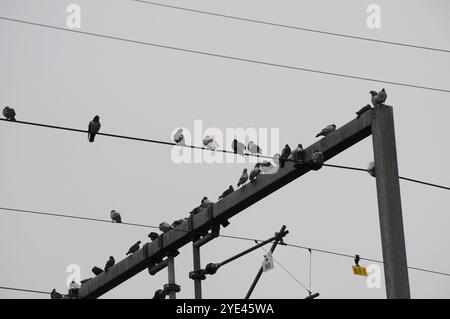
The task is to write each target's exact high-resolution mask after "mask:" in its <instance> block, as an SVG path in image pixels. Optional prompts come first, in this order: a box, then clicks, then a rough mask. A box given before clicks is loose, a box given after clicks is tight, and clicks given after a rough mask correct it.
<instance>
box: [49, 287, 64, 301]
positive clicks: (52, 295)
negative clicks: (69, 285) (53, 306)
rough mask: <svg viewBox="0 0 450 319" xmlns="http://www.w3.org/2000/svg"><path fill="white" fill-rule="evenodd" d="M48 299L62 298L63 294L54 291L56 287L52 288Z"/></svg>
mask: <svg viewBox="0 0 450 319" xmlns="http://www.w3.org/2000/svg"><path fill="white" fill-rule="evenodd" d="M50 299H63V295H61V294H60V293H59V292H57V291H56V289H54V288H53V290H52V292H51V293H50Z"/></svg>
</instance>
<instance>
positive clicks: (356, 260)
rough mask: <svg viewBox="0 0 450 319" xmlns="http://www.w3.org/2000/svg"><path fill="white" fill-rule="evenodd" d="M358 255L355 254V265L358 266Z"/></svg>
mask: <svg viewBox="0 0 450 319" xmlns="http://www.w3.org/2000/svg"><path fill="white" fill-rule="evenodd" d="M360 259H361V258H360V257H359V255H355V265H356V266H358V267H359V261H360Z"/></svg>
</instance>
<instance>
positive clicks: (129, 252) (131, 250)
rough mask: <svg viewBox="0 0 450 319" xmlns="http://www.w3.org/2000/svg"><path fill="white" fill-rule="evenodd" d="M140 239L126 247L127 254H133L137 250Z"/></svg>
mask: <svg viewBox="0 0 450 319" xmlns="http://www.w3.org/2000/svg"><path fill="white" fill-rule="evenodd" d="M140 244H141V241H138V242H137V243H136V244H134V245H133V246H131V247H130V249H128V252H127V255H130V254H134V253H135V252H137V251H138V250H139V248H140V246H139V245H140Z"/></svg>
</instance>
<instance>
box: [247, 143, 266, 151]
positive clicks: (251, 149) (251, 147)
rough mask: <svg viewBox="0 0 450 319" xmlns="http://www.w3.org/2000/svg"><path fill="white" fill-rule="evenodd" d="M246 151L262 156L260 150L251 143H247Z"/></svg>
mask: <svg viewBox="0 0 450 319" xmlns="http://www.w3.org/2000/svg"><path fill="white" fill-rule="evenodd" d="M247 149H248V151H249V152H250V153H252V154H262V150H261V148H260V147H259V146H258V145H256V144H255V143H254V142H253V141H250V142H248V145H247Z"/></svg>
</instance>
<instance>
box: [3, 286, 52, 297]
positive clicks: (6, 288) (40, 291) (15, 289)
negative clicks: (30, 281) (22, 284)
mask: <svg viewBox="0 0 450 319" xmlns="http://www.w3.org/2000/svg"><path fill="white" fill-rule="evenodd" d="M0 289H3V290H13V291H21V292H30V293H35V294H44V295H50V292H47V291H42V290H30V289H23V288H15V287H4V286H0Z"/></svg>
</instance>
